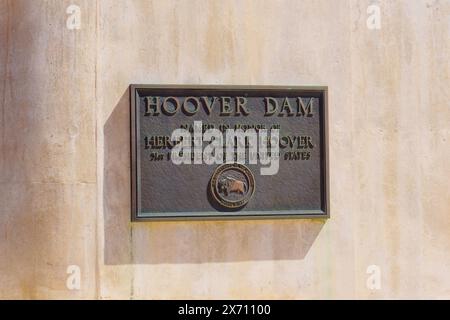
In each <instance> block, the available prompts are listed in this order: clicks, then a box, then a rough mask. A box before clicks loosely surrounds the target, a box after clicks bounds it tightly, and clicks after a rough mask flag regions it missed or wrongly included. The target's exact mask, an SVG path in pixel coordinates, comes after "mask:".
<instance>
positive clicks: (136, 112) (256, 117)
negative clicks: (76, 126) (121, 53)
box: [130, 85, 329, 221]
mask: <svg viewBox="0 0 450 320" xmlns="http://www.w3.org/2000/svg"><path fill="white" fill-rule="evenodd" d="M130 91H131V169H132V170H131V171H132V172H131V178H132V184H131V185H132V192H131V193H132V195H131V196H132V201H131V202H132V217H133V220H135V221H140V220H149V219H173V218H226V217H230V218H267V217H270V218H276V217H308V218H312V217H318V218H326V217H328V216H329V204H328V198H329V195H328V163H327V117H326V112H327V89H326V88H325V87H271V86H264V87H237V86H231V87H230V86H152V85H132V86H131V87H130ZM194 123H196V124H199V123H201V128H200V132H201V133H205V132H207V130H208V129H218V130H219V131H220V132H223V133H224V135H225V131H227V130H228V129H234V130H236V129H241V130H242V132H247V131H250V130H254V131H255V132H263V131H267V132H270V131H271V130H274V129H277V130H279V140H278V143H277V145H278V146H279V153H277V155H278V156H279V168H278V171H277V173H276V174H273V175H263V174H261V170H260V169H261V167H264V165H263V164H262V163H260V162H257V163H248V162H244V163H242V162H241V163H226V161H224V163H220V164H219V163H214V164H206V163H205V161H203V159H202V158H201V157H200V158H195V159H194V157H193V158H192V160H193V161H192V163H191V164H185V163H183V164H175V163H174V162H173V161H172V160H173V157H172V150H173V149H174V148H176V146H177V144H180V143H181V142H182V141H174V139H173V137H172V134H173V132H174V130H175V129H185V130H187V131H188V132H192V133H193V137H194V138H193V139H195V134H194V132H196V131H195V126H194ZM258 139H259V138H258ZM185 141H187V140H185ZM246 143H247V141H246ZM200 144H201V146H207V145H208V141H203V140H202V141H201V142H200ZM269 144H270V143H269ZM246 146H247V145H246ZM247 151H248V150H247ZM258 157H259V154H258Z"/></svg>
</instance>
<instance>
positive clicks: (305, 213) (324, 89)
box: [129, 84, 330, 222]
mask: <svg viewBox="0 0 450 320" xmlns="http://www.w3.org/2000/svg"><path fill="white" fill-rule="evenodd" d="M149 89H150V90H160V89H164V90H170V89H173V90H195V89H197V90H226V91H234V90H236V91H243V90H245V91H252V90H254V91H261V90H265V91H281V90H282V91H306V92H314V93H319V94H321V95H322V97H321V98H322V99H321V100H322V102H321V103H322V105H321V107H322V111H323V112H322V113H321V118H320V123H321V129H322V132H321V152H322V154H323V157H321V162H322V164H321V165H322V168H323V169H321V175H322V176H321V179H322V188H323V190H322V199H321V206H322V208H323V210H271V211H263V212H264V213H262V214H252V212H262V211H244V212H245V214H243V213H242V212H224V213H219V214H218V213H217V212H215V211H199V212H160V213H158V212H154V213H147V215H145V213H142V212H141V207H140V204H141V201H140V199H139V197H140V194H139V190H140V175H141V173H140V148H138V147H137V143H138V142H139V141H140V140H139V133H140V130H139V129H140V128H139V121H138V117H139V112H137V110H136V107H137V106H136V101H137V97H138V91H139V90H149ZM129 90H130V161H131V172H130V173H131V221H132V222H140V221H167V220H169V221H170V220H178V221H179V220H186V221H189V220H256V219H257V220H260V219H277V220H278V219H329V218H330V185H329V184H330V183H329V181H330V179H329V143H328V142H329V140H328V139H329V138H328V86H320V85H318V86H316V85H303V86H281V85H280V86H271V85H270V86H268V85H251V86H245V85H180V84H173V85H172V84H158V85H151V84H131V85H130V86H129Z"/></svg>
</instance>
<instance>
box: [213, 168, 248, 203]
mask: <svg viewBox="0 0 450 320" xmlns="http://www.w3.org/2000/svg"><path fill="white" fill-rule="evenodd" d="M210 187H211V194H212V195H213V197H214V199H215V201H217V203H219V204H220V205H221V206H223V207H226V208H230V209H237V208H241V207H243V206H244V205H246V204H247V202H248V201H249V200H250V198H251V197H252V196H253V193H254V192H255V178H254V177H253V174H252V172H251V171H250V169H249V168H247V167H246V166H244V165H242V164H238V163H225V164H222V165H220V166H219V167H217V168H216V170H215V171H214V173H213V175H212V177H211V184H210Z"/></svg>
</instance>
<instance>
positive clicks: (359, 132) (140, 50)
mask: <svg viewBox="0 0 450 320" xmlns="http://www.w3.org/2000/svg"><path fill="white" fill-rule="evenodd" d="M71 4H76V5H78V6H79V8H80V17H81V25H80V26H81V28H80V29H74V30H70V29H68V28H67V27H66V20H67V19H68V17H69V16H70V14H68V13H66V9H67V7H68V6H69V5H71ZM371 4H376V5H378V6H379V8H380V9H381V12H380V13H381V16H380V17H381V28H380V29H375V30H372V29H370V28H368V27H367V23H366V21H367V18H368V17H369V15H370V14H368V13H367V7H368V6H369V5H371ZM131 83H147V84H236V85H265V84H266V85H308V84H312V85H324V86H328V88H329V142H330V146H329V148H330V195H331V219H329V220H264V221H251V220H249V221H232V220H228V221H182V222H145V223H131V222H130V191H129V190H130V176H129V172H130V162H129V152H130V150H129V139H130V136H129V92H128V86H129V84H131ZM449 84H450V1H448V0H447V1H444V0H441V1H439V0H420V1H419V0H417V1H406V0H404V1H401V0H395V1H368V0H342V1H332V0H301V1H300V0H298V1H295V0H289V1H281V0H280V1H275V0H273V1H256V0H254V1H238V0H235V1H228V0H227V1H218V0H217V1H216V0H213V1H206V0H191V1H188V0H181V1H147V0H122V1H117V0H101V1H100V0H99V1H94V0H73V1H61V0H54V1H43V0H39V1H36V0H28V1H27V0H9V1H8V0H0V98H1V99H0V106H1V112H0V124H1V139H0V143H1V144H0V147H1V154H0V239H1V240H0V297H1V298H104V299H108V298H125V299H130V298H131V299H133V298H134V299H141V298H326V299H328V298H362V299H365V298H420V297H426V298H450V273H449V272H448V271H449V270H450V233H449V232H448V231H449V230H450V185H449V180H450V162H449V158H450V148H449V139H450V103H449V102H450V86H449ZM69 265H77V266H79V267H80V272H81V287H80V289H79V290H69V289H68V288H67V287H66V279H67V277H68V274H67V273H66V271H67V267H68V266H69ZM370 265H377V266H379V268H380V271H381V288H380V289H379V290H370V289H369V288H368V287H367V285H366V281H367V279H368V277H369V275H368V274H367V273H366V270H367V268H368V266H370Z"/></svg>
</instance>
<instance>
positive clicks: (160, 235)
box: [102, 89, 326, 265]
mask: <svg viewBox="0 0 450 320" xmlns="http://www.w3.org/2000/svg"><path fill="white" fill-rule="evenodd" d="M103 134H104V137H103V138H104V149H103V207H102V214H103V222H104V229H103V230H104V249H103V250H104V263H105V264H106V265H124V264H161V263H180V264H182V263H209V262H238V261H253V260H301V259H303V258H305V256H306V255H307V253H308V251H309V249H310V248H311V246H312V245H313V243H314V241H315V239H316V238H317V237H318V235H319V233H320V230H321V229H322V227H323V225H324V224H325V222H326V219H264V220H206V221H202V220H177V221H154V222H152V221H151V222H131V191H130V190H131V182H130V177H131V176H130V172H131V168H130V164H131V163H130V161H131V160H130V99H129V89H126V90H125V92H124V93H123V95H122V97H121V98H120V100H119V102H118V103H117V105H116V106H115V107H114V109H113V111H112V113H111V114H110V116H109V117H108V119H107V121H106V122H105V124H104V127H103Z"/></svg>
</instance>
